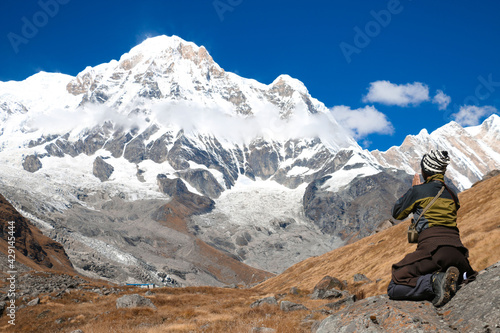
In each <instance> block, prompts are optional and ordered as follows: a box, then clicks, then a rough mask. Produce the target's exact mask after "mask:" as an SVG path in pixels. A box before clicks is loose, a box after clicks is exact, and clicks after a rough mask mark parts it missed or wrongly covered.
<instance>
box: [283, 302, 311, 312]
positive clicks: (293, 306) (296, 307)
mask: <svg viewBox="0 0 500 333" xmlns="http://www.w3.org/2000/svg"><path fill="white" fill-rule="evenodd" d="M280 309H281V311H284V312H291V311H300V310H308V309H307V308H306V307H305V306H304V305H302V304H297V303H293V302H289V301H281V303H280Z"/></svg>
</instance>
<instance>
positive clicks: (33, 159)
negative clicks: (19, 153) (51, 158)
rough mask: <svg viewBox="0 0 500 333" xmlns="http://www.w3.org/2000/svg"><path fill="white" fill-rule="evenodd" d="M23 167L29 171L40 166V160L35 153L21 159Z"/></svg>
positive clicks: (35, 170)
mask: <svg viewBox="0 0 500 333" xmlns="http://www.w3.org/2000/svg"><path fill="white" fill-rule="evenodd" d="M23 168H24V170H26V171H29V172H37V171H38V170H40V169H41V168H42V162H41V161H40V159H39V158H38V156H36V155H28V156H26V158H25V159H24V161H23Z"/></svg>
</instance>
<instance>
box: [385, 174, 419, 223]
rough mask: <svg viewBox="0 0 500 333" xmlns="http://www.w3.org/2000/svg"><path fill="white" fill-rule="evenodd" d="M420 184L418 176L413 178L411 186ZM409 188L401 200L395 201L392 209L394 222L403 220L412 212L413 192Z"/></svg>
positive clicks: (413, 203) (413, 204)
mask: <svg viewBox="0 0 500 333" xmlns="http://www.w3.org/2000/svg"><path fill="white" fill-rule="evenodd" d="M421 183H422V182H421V181H420V176H419V175H418V174H416V175H415V176H414V177H413V182H412V185H413V186H416V185H420V184H421ZM413 186H412V188H410V189H409V190H408V191H407V192H406V193H405V194H404V195H403V196H402V197H401V198H399V199H398V201H396V203H395V204H394V207H392V217H393V218H395V219H396V220H403V219H405V218H406V217H408V215H410V213H411V212H412V211H413V209H414V206H415V191H414V189H413Z"/></svg>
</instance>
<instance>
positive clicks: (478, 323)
mask: <svg viewBox="0 0 500 333" xmlns="http://www.w3.org/2000/svg"><path fill="white" fill-rule="evenodd" d="M440 313H441V314H442V315H443V319H444V320H445V321H446V322H448V323H449V324H450V326H451V327H452V328H453V329H456V330H458V331H459V332H500V262H498V263H496V264H494V265H492V266H490V267H488V268H486V269H485V270H483V271H481V272H480V273H479V275H478V277H477V278H476V280H475V281H474V282H471V283H469V284H467V285H465V286H464V287H463V288H462V289H460V290H459V291H458V292H457V294H456V295H455V297H453V298H452V300H451V301H450V302H449V303H448V304H446V305H445V306H444V307H443V308H442V309H441V310H440Z"/></svg>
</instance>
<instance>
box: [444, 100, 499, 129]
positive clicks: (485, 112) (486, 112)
mask: <svg viewBox="0 0 500 333" xmlns="http://www.w3.org/2000/svg"><path fill="white" fill-rule="evenodd" d="M497 111H498V110H497V108H495V107H494V106H490V105H485V106H475V105H463V106H461V107H460V110H459V111H458V113H454V114H452V115H451V116H452V117H453V118H454V120H455V121H456V122H457V123H459V124H460V125H462V126H475V125H479V124H480V123H481V119H482V118H485V117H488V116H490V115H492V114H493V113H496V112H497Z"/></svg>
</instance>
